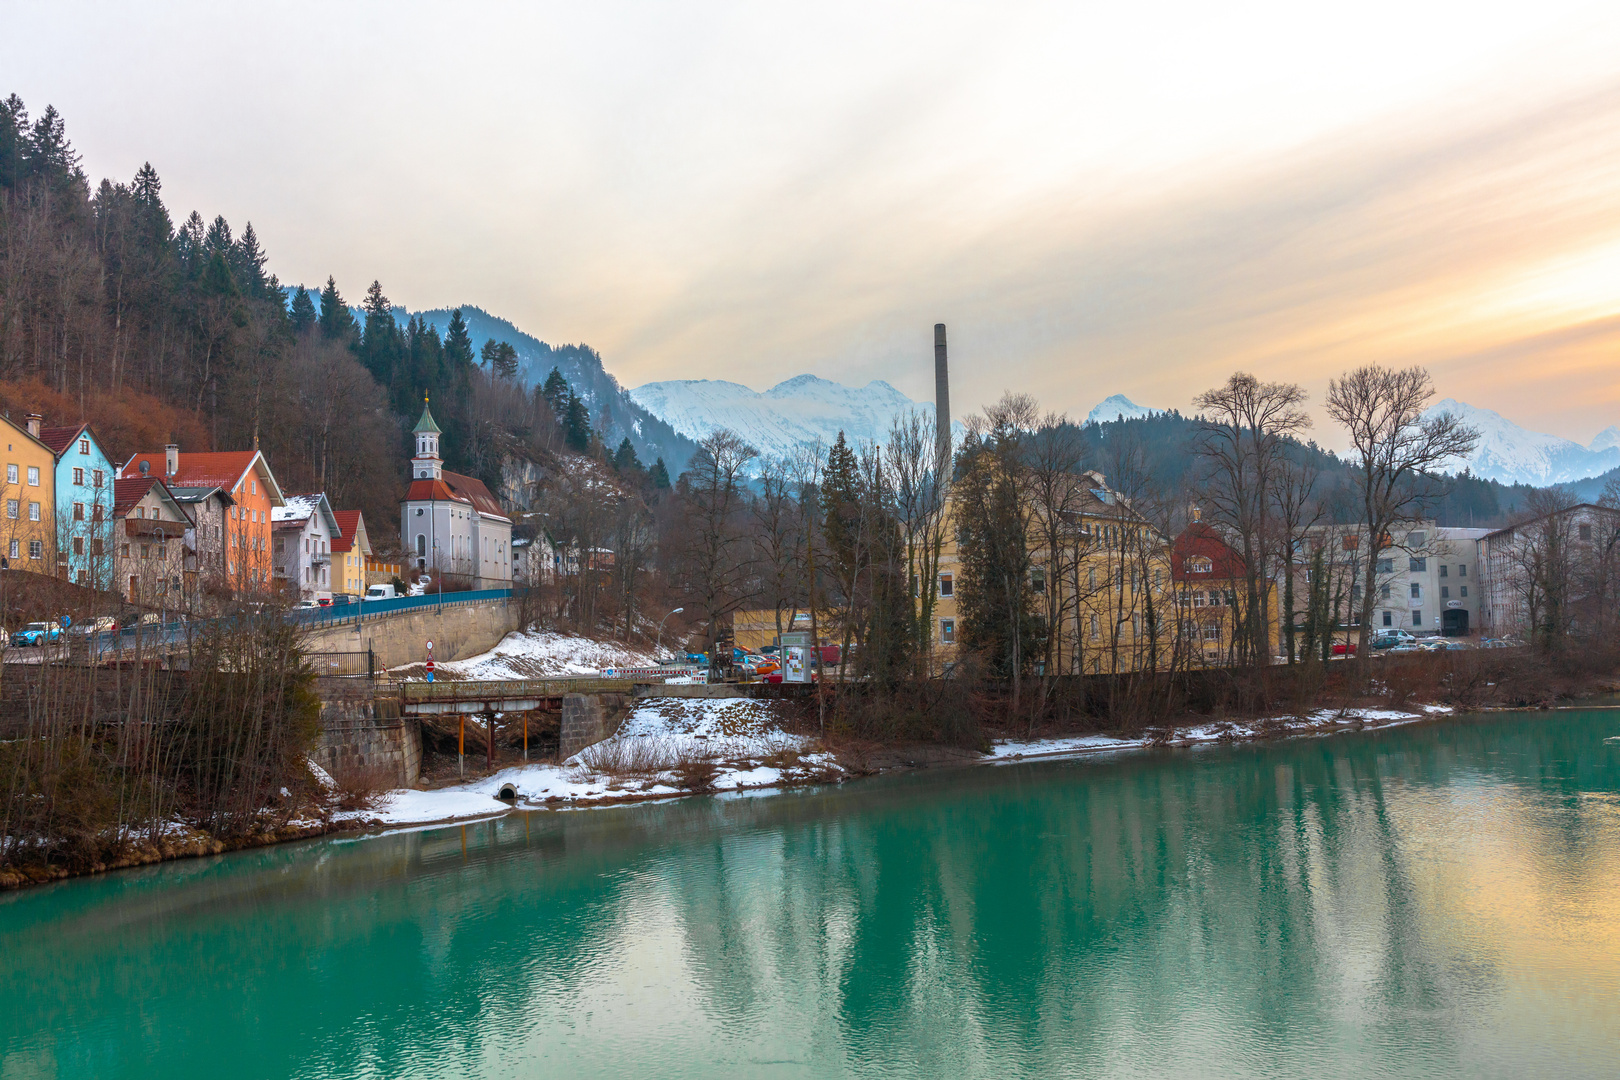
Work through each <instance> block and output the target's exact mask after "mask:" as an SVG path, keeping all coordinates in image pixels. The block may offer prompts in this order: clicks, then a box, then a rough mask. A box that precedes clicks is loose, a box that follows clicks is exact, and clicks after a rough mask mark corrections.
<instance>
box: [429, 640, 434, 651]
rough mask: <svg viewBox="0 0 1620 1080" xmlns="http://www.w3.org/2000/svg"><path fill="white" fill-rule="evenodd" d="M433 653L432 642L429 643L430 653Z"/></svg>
mask: <svg viewBox="0 0 1620 1080" xmlns="http://www.w3.org/2000/svg"><path fill="white" fill-rule="evenodd" d="M432 651H433V642H431V641H430V642H428V652H432Z"/></svg>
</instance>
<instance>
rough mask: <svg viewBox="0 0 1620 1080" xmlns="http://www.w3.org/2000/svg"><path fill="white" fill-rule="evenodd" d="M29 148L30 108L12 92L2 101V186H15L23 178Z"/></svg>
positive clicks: (0, 125) (0, 185)
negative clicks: (24, 105) (25, 106)
mask: <svg viewBox="0 0 1620 1080" xmlns="http://www.w3.org/2000/svg"><path fill="white" fill-rule="evenodd" d="M27 148H28V110H27V109H26V108H24V107H23V102H22V98H20V97H18V96H17V95H16V94H12V95H11V96H10V97H8V98H6V100H4V101H0V188H8V189H9V188H14V187H16V186H17V185H18V184H19V183H21V182H22V179H23V169H24V158H25V157H26V155H27Z"/></svg>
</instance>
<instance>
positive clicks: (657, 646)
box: [653, 607, 686, 660]
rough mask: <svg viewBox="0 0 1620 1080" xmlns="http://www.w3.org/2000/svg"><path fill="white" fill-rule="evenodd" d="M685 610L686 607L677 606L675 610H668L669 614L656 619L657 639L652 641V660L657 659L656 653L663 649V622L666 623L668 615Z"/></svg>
mask: <svg viewBox="0 0 1620 1080" xmlns="http://www.w3.org/2000/svg"><path fill="white" fill-rule="evenodd" d="M685 610H686V609H685V608H683V607H678V608H676V609H675V610H674V611H671V612H670V613H669V615H665V616H664V617H663V618H662V619H659V620H658V640H657V641H656V642H654V643H653V659H654V660H657V659H659V656H658V654H659V653H660V652H662V651H663V645H664V624H665V623H667V622H669V616H670V615H679V614H680V613H681V612H683V611H685Z"/></svg>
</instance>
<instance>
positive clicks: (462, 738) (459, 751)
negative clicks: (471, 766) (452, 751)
mask: <svg viewBox="0 0 1620 1080" xmlns="http://www.w3.org/2000/svg"><path fill="white" fill-rule="evenodd" d="M456 715H458V716H459V717H460V718H461V727H460V730H458V731H457V732H456V767H457V768H458V769H460V770H461V775H462V778H463V779H465V778H466V776H467V714H466V713H457V714H456Z"/></svg>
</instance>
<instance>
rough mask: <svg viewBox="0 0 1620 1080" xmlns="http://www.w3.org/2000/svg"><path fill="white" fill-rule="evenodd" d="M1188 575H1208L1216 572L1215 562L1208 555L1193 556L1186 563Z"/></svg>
mask: <svg viewBox="0 0 1620 1080" xmlns="http://www.w3.org/2000/svg"><path fill="white" fill-rule="evenodd" d="M1186 567H1187V573H1189V574H1208V573H1212V572H1214V570H1215V562H1214V560H1212V559H1210V558H1209V557H1208V556H1206V555H1193V556H1191V557H1190V558H1188V559H1187V562H1186Z"/></svg>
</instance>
